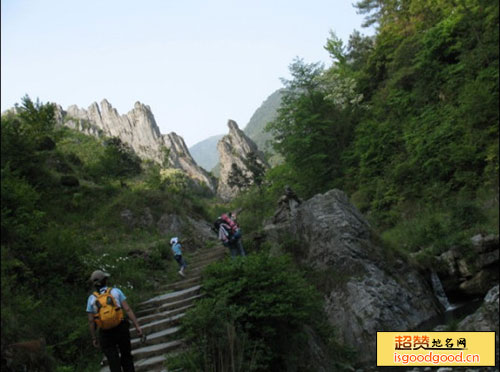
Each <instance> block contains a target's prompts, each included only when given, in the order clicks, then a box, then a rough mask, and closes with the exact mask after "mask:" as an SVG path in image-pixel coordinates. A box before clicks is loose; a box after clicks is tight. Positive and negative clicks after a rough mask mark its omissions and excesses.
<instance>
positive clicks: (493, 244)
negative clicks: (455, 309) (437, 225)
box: [438, 234, 499, 301]
mask: <svg viewBox="0 0 500 372" xmlns="http://www.w3.org/2000/svg"><path fill="white" fill-rule="evenodd" d="M471 245H472V250H473V252H474V255H473V256H471V255H470V252H467V251H464V250H463V249H461V248H452V249H450V250H448V251H446V252H444V253H443V254H441V255H440V256H439V257H438V261H439V262H440V267H439V269H440V271H439V276H440V278H441V280H442V281H443V286H444V289H445V291H446V293H447V294H448V296H449V297H450V298H451V299H452V300H455V301H461V300H462V299H464V298H470V297H483V296H484V295H485V294H486V293H487V292H488V290H489V289H490V287H491V283H498V280H499V275H498V269H499V244H498V235H488V236H483V235H481V234H478V235H476V236H473V237H472V238H471ZM471 257H472V258H471Z"/></svg>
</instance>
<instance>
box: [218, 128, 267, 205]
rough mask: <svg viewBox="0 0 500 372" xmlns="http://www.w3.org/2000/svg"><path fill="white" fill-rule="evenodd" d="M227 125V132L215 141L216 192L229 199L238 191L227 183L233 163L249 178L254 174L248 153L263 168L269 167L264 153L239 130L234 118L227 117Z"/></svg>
mask: <svg viewBox="0 0 500 372" xmlns="http://www.w3.org/2000/svg"><path fill="white" fill-rule="evenodd" d="M227 126H228V127H229V134H227V135H225V136H224V137H222V139H221V140H220V141H219V142H218V143H217V150H218V152H219V163H220V177H219V184H218V187H217V194H218V195H219V196H220V197H221V198H222V199H224V200H230V199H231V198H233V197H234V196H236V195H237V194H238V192H239V191H240V189H239V188H238V187H236V186H230V185H229V179H230V176H231V172H232V170H233V169H234V166H233V164H234V165H235V166H236V167H237V168H238V169H239V170H241V172H242V174H243V175H245V176H247V177H249V179H252V178H253V176H254V175H253V173H252V171H250V170H249V169H248V165H247V160H248V158H249V154H250V153H253V154H254V155H255V161H257V162H258V163H259V164H260V165H261V166H262V167H263V168H268V167H269V165H268V164H267V162H266V160H265V158H264V154H263V153H262V152H261V151H260V150H259V149H258V147H257V145H256V144H255V142H253V141H252V140H251V139H250V138H249V137H247V135H246V134H245V133H243V131H242V130H240V128H239V127H238V124H237V123H236V122H235V121H234V120H231V119H229V120H228V123H227Z"/></svg>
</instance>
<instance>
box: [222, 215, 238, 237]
mask: <svg viewBox="0 0 500 372" xmlns="http://www.w3.org/2000/svg"><path fill="white" fill-rule="evenodd" d="M220 217H221V218H222V220H223V221H224V222H225V223H227V224H228V225H229V227H231V232H232V233H233V234H234V233H235V232H236V231H238V229H239V226H238V224H237V223H236V222H234V221H233V220H232V219H230V218H229V216H228V215H227V214H225V213H223V214H222V215H221V216H220Z"/></svg>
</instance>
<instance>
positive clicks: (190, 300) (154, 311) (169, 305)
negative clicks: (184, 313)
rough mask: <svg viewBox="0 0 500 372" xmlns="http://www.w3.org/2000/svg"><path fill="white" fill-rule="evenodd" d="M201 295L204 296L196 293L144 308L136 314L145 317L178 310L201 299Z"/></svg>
mask: <svg viewBox="0 0 500 372" xmlns="http://www.w3.org/2000/svg"><path fill="white" fill-rule="evenodd" d="M201 297H203V294H196V295H194V296H192V297H187V298H183V299H181V300H179V301H176V302H169V303H166V304H163V305H161V306H159V307H150V308H147V309H143V310H140V311H138V312H137V314H136V316H139V317H144V316H148V315H153V314H158V313H162V312H165V311H172V310H176V309H178V308H180V307H184V306H188V305H191V304H192V303H193V302H194V301H196V300H197V299H199V298H201Z"/></svg>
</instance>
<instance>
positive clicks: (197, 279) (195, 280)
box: [159, 275, 201, 293]
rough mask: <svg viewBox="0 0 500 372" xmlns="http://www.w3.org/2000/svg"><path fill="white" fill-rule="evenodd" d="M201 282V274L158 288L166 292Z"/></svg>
mask: <svg viewBox="0 0 500 372" xmlns="http://www.w3.org/2000/svg"><path fill="white" fill-rule="evenodd" d="M200 283H201V275H197V276H193V277H190V278H186V279H181V280H179V281H177V282H174V283H170V284H165V285H162V286H160V288H159V290H161V291H164V293H167V292H168V291H179V290H181V289H186V288H189V287H192V286H195V285H198V284H200Z"/></svg>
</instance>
